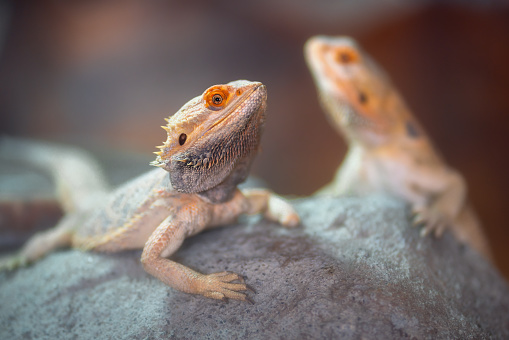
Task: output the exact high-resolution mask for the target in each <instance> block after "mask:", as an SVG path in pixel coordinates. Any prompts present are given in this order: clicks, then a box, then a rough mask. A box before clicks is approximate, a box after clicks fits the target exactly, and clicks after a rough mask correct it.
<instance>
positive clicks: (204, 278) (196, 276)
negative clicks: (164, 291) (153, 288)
mask: <svg viewBox="0 0 509 340" xmlns="http://www.w3.org/2000/svg"><path fill="white" fill-rule="evenodd" d="M203 208H205V209H203ZM211 210H212V209H206V207H205V204H203V206H202V207H196V206H194V207H193V206H184V207H182V208H181V209H180V211H179V212H178V213H175V214H172V215H170V216H168V217H167V218H166V219H165V220H164V221H163V222H162V223H161V224H160V225H159V226H158V227H157V229H156V230H155V231H154V232H153V233H152V235H151V236H150V238H149V239H148V241H147V243H146V244H145V247H144V248H143V253H142V255H141V262H142V264H143V267H144V269H145V270H146V271H147V272H148V273H149V274H151V275H153V276H155V277H156V278H158V279H159V280H161V281H162V282H164V283H165V284H167V285H169V286H171V287H173V288H175V289H178V290H180V291H183V292H186V293H191V294H200V295H203V296H205V297H209V298H213V299H218V300H226V299H228V298H230V299H236V300H242V301H248V302H251V300H249V298H248V297H247V296H246V295H245V294H244V293H241V291H246V290H248V287H247V285H246V284H244V280H243V278H242V277H241V276H240V275H238V274H235V273H231V272H226V271H225V272H219V273H212V274H208V275H205V274H201V273H199V272H196V271H194V270H192V269H190V268H188V267H186V266H184V265H182V264H179V263H177V262H174V261H171V260H169V259H166V258H165V257H167V256H170V255H171V254H172V253H174V252H175V251H176V250H177V249H178V248H179V247H180V246H181V245H182V242H183V241H184V239H185V238H186V237H187V236H190V235H193V234H195V233H198V232H199V231H201V230H203V229H204V228H205V227H206V226H208V225H209V224H210V220H211V217H212V216H211V213H212V212H211ZM232 281H239V282H240V283H232Z"/></svg>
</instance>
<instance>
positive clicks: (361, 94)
mask: <svg viewBox="0 0 509 340" xmlns="http://www.w3.org/2000/svg"><path fill="white" fill-rule="evenodd" d="M359 102H360V103H361V104H366V103H367V102H368V96H367V94H366V93H364V92H362V91H361V92H359Z"/></svg>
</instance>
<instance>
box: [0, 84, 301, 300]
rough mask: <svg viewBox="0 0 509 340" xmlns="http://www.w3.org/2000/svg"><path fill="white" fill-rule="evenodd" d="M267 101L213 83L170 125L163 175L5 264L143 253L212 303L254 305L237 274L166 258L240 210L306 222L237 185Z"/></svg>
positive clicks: (177, 284) (147, 177)
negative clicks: (59, 253)
mask: <svg viewBox="0 0 509 340" xmlns="http://www.w3.org/2000/svg"><path fill="white" fill-rule="evenodd" d="M266 101H267V91H266V87H265V86H264V85H263V84H261V83H259V82H250V81H246V80H239V81H234V82H231V83H228V84H226V85H216V86H212V87H210V88H209V89H207V90H206V91H205V92H204V93H203V95H201V96H198V97H196V98H194V99H191V100H190V101H189V102H188V103H187V104H185V105H184V106H183V107H182V108H181V109H180V110H179V111H178V112H177V113H175V114H174V115H173V116H171V117H170V118H169V119H167V122H168V124H167V125H166V126H163V129H164V130H166V132H167V139H166V142H164V144H163V145H162V146H160V147H158V148H159V149H160V151H158V152H156V154H157V158H156V160H155V161H154V162H152V165H155V166H156V167H158V168H157V169H154V170H152V171H150V172H147V173H146V174H144V175H141V176H139V177H137V178H135V179H133V180H132V181H130V182H127V183H126V184H124V185H123V186H121V187H120V188H118V189H117V190H115V191H113V192H112V193H110V194H108V195H105V199H104V201H100V200H96V201H97V202H96V206H95V207H93V208H88V209H76V210H75V211H73V212H70V213H68V214H66V216H64V218H63V219H62V220H61V221H60V223H59V224H58V225H57V226H56V227H55V228H53V229H50V230H48V231H46V232H43V233H41V234H36V235H35V236H34V237H32V238H31V239H30V240H29V241H28V242H27V244H26V245H25V246H24V247H23V248H22V250H21V251H20V253H19V254H18V255H17V256H15V257H12V258H8V259H6V260H4V261H3V262H2V263H3V264H2V263H0V268H2V266H3V269H6V268H13V267H16V266H18V265H23V264H25V263H29V262H33V261H35V260H37V259H39V258H41V257H42V256H44V255H46V254H47V253H49V252H51V251H53V250H54V249H55V248H57V247H63V246H71V247H75V248H79V249H82V250H90V251H97V252H117V251H122V250H126V249H140V248H143V252H142V255H141V262H142V264H143V267H144V269H145V270H146V271H147V272H148V273H149V274H151V275H153V276H155V277H156V278H158V279H159V280H161V281H162V282H164V283H165V284H167V285H169V286H171V287H173V288H175V289H178V290H181V291H183V292H186V293H192V294H200V295H203V296H205V297H209V298H213V299H221V300H226V299H237V300H243V301H249V302H251V300H250V299H249V298H248V297H247V296H246V294H245V293H244V292H245V291H246V290H248V288H249V287H248V286H247V285H246V284H245V282H244V280H243V278H242V276H240V275H239V274H236V273H232V272H226V271H225V272H219V273H213V274H201V273H199V272H196V271H194V270H192V269H190V268H188V267H185V266H183V265H181V264H179V263H177V262H174V261H172V260H170V259H168V258H167V257H168V256H170V255H171V254H173V253H174V252H175V251H176V250H177V249H178V248H179V247H180V246H181V245H182V242H183V241H184V239H185V238H187V237H190V236H192V235H195V234H197V233H199V232H201V231H203V230H205V229H209V228H215V227H218V226H221V225H225V224H231V223H234V222H235V221H236V219H237V217H238V216H239V215H241V214H256V213H262V214H264V215H265V217H267V218H268V219H270V220H273V221H277V222H279V223H281V224H282V225H283V226H286V227H293V226H295V225H297V224H298V223H299V217H298V216H297V214H296V213H295V211H294V210H293V208H292V207H291V206H290V205H289V204H288V203H286V202H285V201H284V200H283V199H282V198H280V197H278V196H276V195H274V194H273V193H271V192H269V191H267V190H263V189H250V190H242V191H241V190H239V189H237V185H238V184H239V183H241V182H243V181H244V180H245V179H246V177H247V176H248V172H249V168H250V166H251V163H252V161H253V159H254V156H255V154H256V153H257V151H258V148H259V142H260V137H261V134H262V128H263V124H264V120H265V108H266ZM25 156H27V157H29V156H30V155H25ZM78 206H79V205H78Z"/></svg>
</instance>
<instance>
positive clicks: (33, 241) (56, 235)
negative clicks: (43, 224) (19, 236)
mask: <svg viewBox="0 0 509 340" xmlns="http://www.w3.org/2000/svg"><path fill="white" fill-rule="evenodd" d="M74 219H75V216H74V215H69V216H67V217H64V218H63V219H62V220H61V221H60V223H59V224H58V225H57V226H56V227H54V228H51V229H49V230H45V231H43V232H40V233H37V234H35V235H34V236H32V237H31V238H30V239H29V240H28V241H27V243H26V244H25V245H24V246H23V248H22V249H21V250H20V251H19V253H18V254H16V255H13V256H8V257H5V258H1V259H0V271H2V270H12V269H15V268H17V267H20V266H25V265H27V264H29V263H32V262H34V261H36V260H38V259H40V258H42V257H44V256H45V255H47V254H48V253H50V252H52V251H54V250H55V249H57V248H61V247H66V246H70V245H71V239H72V226H73V225H74Z"/></svg>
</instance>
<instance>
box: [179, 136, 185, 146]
mask: <svg viewBox="0 0 509 340" xmlns="http://www.w3.org/2000/svg"><path fill="white" fill-rule="evenodd" d="M186 139H187V135H186V134H185V133H182V134H180V136H179V144H180V145H184V143H185V142H186Z"/></svg>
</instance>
